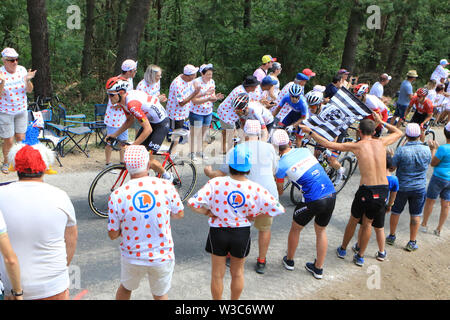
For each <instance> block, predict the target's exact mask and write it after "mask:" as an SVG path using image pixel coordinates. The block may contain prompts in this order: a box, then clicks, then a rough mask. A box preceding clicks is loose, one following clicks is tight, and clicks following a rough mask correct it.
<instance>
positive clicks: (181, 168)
mask: <svg viewBox="0 0 450 320" xmlns="http://www.w3.org/2000/svg"><path fill="white" fill-rule="evenodd" d="M165 169H166V171H167V172H170V173H171V174H172V176H173V177H174V179H173V184H174V186H175V188H176V189H177V191H178V194H179V195H180V198H181V201H185V200H186V199H187V198H188V197H189V196H190V195H191V193H192V191H193V190H194V187H195V184H196V183H197V169H196V168H195V165H194V163H193V162H192V161H190V160H176V161H174V162H172V163H169V164H168V165H167V166H166V168H165Z"/></svg>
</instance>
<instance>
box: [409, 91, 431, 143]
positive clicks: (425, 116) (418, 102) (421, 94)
mask: <svg viewBox="0 0 450 320" xmlns="http://www.w3.org/2000/svg"><path fill="white" fill-rule="evenodd" d="M427 95H428V89H427V88H420V89H418V90H417V91H416V95H415V96H414V97H413V98H412V99H411V101H410V102H409V106H408V108H407V109H406V112H405V118H406V116H407V115H408V113H409V111H410V110H411V108H412V106H415V108H416V111H415V112H414V115H413V116H412V118H411V121H410V122H412V123H418V124H419V125H420V128H421V130H422V133H421V135H420V141H422V142H424V141H425V134H424V133H425V129H426V128H427V125H428V121H430V120H431V118H432V117H433V103H432V102H431V100H430V99H428V98H427Z"/></svg>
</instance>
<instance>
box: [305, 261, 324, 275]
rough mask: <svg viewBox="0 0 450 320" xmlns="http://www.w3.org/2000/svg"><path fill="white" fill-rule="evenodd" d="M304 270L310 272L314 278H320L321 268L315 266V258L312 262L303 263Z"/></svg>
mask: <svg viewBox="0 0 450 320" xmlns="http://www.w3.org/2000/svg"><path fill="white" fill-rule="evenodd" d="M305 268H306V270H308V271H309V272H311V273H312V275H313V276H314V278H316V279H322V277H323V269H319V268H316V260H314V262H308V263H306V265H305Z"/></svg>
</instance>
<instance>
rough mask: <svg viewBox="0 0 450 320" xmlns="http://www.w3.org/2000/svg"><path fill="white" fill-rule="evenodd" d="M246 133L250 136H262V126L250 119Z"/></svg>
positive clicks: (246, 125) (247, 122)
mask: <svg viewBox="0 0 450 320" xmlns="http://www.w3.org/2000/svg"><path fill="white" fill-rule="evenodd" d="M244 132H245V134H246V135H249V136H250V135H251V136H258V135H260V134H261V124H260V123H259V121H258V120H251V119H249V120H247V121H245V125H244Z"/></svg>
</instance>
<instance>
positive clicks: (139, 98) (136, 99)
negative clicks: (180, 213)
mask: <svg viewBox="0 0 450 320" xmlns="http://www.w3.org/2000/svg"><path fill="white" fill-rule="evenodd" d="M128 86H129V83H128V81H127V80H126V79H125V78H122V77H113V78H110V79H109V80H108V81H107V82H106V91H107V93H108V96H109V98H110V100H111V103H112V104H118V105H120V106H121V107H122V108H123V110H124V112H125V114H126V117H127V120H126V121H125V122H124V124H123V125H122V126H121V127H120V128H119V129H118V130H117V131H116V132H114V133H113V134H111V135H108V136H106V141H108V139H110V138H114V139H116V138H117V137H118V136H120V134H121V133H122V132H124V131H125V130H127V129H128V128H130V127H131V126H132V125H133V123H134V119H135V118H136V119H137V120H138V123H139V124H140V125H141V127H142V128H141V129H140V130H139V132H138V134H137V137H136V140H135V141H134V142H133V143H132V144H134V145H144V146H145V147H146V148H147V150H149V151H150V152H151V154H154V153H156V152H158V150H159V148H160V147H161V145H162V143H163V141H164V139H165V137H166V135H167V133H168V132H169V118H168V117H167V113H166V110H165V109H164V107H163V106H162V105H161V104H160V103H159V99H158V97H154V96H150V95H148V94H147V93H145V92H143V91H138V90H130V91H128V92H127V89H128ZM150 160H151V161H150V163H151V166H150V167H151V169H153V170H155V171H156V172H157V173H159V174H161V175H162V178H164V179H168V180H172V178H173V177H172V176H171V174H170V173H169V172H166V171H165V170H164V168H163V167H162V165H161V163H159V162H158V161H157V160H155V159H153V157H152V156H150Z"/></svg>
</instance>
